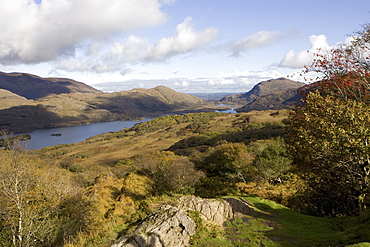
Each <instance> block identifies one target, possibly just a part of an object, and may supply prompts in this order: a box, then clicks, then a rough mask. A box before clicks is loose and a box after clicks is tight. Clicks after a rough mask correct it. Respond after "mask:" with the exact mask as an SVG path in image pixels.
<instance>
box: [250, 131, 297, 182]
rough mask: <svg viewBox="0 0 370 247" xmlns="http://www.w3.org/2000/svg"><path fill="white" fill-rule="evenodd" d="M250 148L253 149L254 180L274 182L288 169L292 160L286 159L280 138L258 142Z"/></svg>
mask: <svg viewBox="0 0 370 247" xmlns="http://www.w3.org/2000/svg"><path fill="white" fill-rule="evenodd" d="M250 146H251V147H252V148H253V149H255V150H254V153H255V158H254V160H253V164H252V167H253V168H254V169H255V172H256V174H255V175H254V179H255V180H259V181H267V182H274V181H276V180H277V179H279V177H280V176H281V175H282V174H283V173H285V172H287V171H288V170H289V169H290V165H291V163H292V160H291V159H289V158H288V157H287V156H288V155H287V152H286V148H285V145H284V140H283V139H282V138H276V139H272V140H260V141H257V142H255V143H252V144H251V145H250ZM256 149H257V150H256Z"/></svg>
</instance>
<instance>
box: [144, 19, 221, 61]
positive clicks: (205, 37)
mask: <svg viewBox="0 0 370 247" xmlns="http://www.w3.org/2000/svg"><path fill="white" fill-rule="evenodd" d="M176 31H177V32H176V33H175V34H173V35H172V36H170V37H165V38H162V39H161V40H159V41H158V43H156V44H154V45H150V46H149V47H148V49H147V54H146V55H145V59H146V60H148V61H163V60H165V59H167V58H169V57H171V56H174V55H177V54H182V53H186V52H189V51H194V50H197V49H199V48H201V47H202V46H204V45H205V44H207V43H209V42H211V41H214V40H215V39H216V38H217V34H218V30H217V29H215V28H207V29H206V30H204V31H203V32H196V31H195V30H194V27H193V23H192V19H191V18H190V17H187V18H186V19H185V20H184V21H183V22H182V23H180V24H179V25H177V27H176Z"/></svg>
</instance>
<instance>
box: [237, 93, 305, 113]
mask: <svg viewBox="0 0 370 247" xmlns="http://www.w3.org/2000/svg"><path fill="white" fill-rule="evenodd" d="M300 100H301V95H300V94H299V93H297V90H296V89H288V90H286V91H281V92H277V93H272V94H268V95H264V96H261V97H258V98H256V99H255V100H253V101H252V102H250V103H248V104H246V105H244V106H243V107H240V108H237V109H236V111H237V112H249V111H261V110H282V109H285V108H287V107H289V106H292V105H293V104H294V103H296V102H298V101H300Z"/></svg>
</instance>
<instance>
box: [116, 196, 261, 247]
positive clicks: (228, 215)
mask: <svg viewBox="0 0 370 247" xmlns="http://www.w3.org/2000/svg"><path fill="white" fill-rule="evenodd" d="M188 210H192V211H196V212H198V213H199V215H200V217H201V218H202V219H203V220H205V221H207V222H209V223H212V224H215V225H223V224H224V223H225V221H227V220H229V219H232V218H235V217H241V216H242V215H250V214H252V213H253V212H254V210H253V208H252V207H251V206H250V205H249V204H248V202H246V201H244V200H243V199H236V198H226V199H201V198H197V197H182V198H180V199H179V203H178V206H177V207H174V206H169V205H167V206H163V207H161V208H160V209H159V210H158V211H157V212H156V213H154V214H152V215H150V216H149V217H147V218H146V219H145V220H144V221H143V222H141V223H140V224H139V226H138V227H137V228H136V229H135V230H134V231H133V232H131V233H130V234H127V235H125V236H123V237H121V238H120V239H119V240H118V241H117V243H116V244H114V245H113V246H112V247H144V246H145V247H146V246H148V247H187V246H189V245H190V244H189V240H190V238H191V236H193V235H194V234H195V232H196V224H195V222H194V221H193V219H191V218H190V217H189V216H188V215H187V214H186V211H188Z"/></svg>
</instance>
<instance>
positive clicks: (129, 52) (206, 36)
mask: <svg viewBox="0 0 370 247" xmlns="http://www.w3.org/2000/svg"><path fill="white" fill-rule="evenodd" d="M217 33H218V30H217V29H215V28H207V29H205V30H204V31H203V32H197V31H195V30H194V28H193V25H192V21H191V18H189V17H188V18H186V19H185V20H184V21H183V22H182V23H180V24H178V25H177V28H176V32H175V33H174V34H172V35H171V36H169V37H164V38H162V39H160V40H159V41H157V42H155V43H153V44H150V43H149V41H148V39H146V38H141V37H138V36H135V35H130V36H129V37H128V38H126V39H125V40H123V41H122V42H115V43H113V44H112V45H111V46H110V47H108V48H106V49H107V51H105V52H101V51H102V50H103V49H102V48H101V47H100V50H99V51H100V53H99V52H96V51H95V50H96V49H94V48H95V47H92V46H91V47H90V48H89V49H88V51H86V52H82V53H83V54H81V55H80V56H77V57H76V58H75V57H68V58H67V59H64V60H62V61H60V62H57V63H56V65H55V66H56V67H57V69H60V70H65V71H94V72H97V73H104V72H115V71H121V74H122V70H121V68H122V67H124V68H125V67H126V66H127V65H132V64H136V63H148V62H164V61H166V60H167V59H169V58H171V57H173V56H176V55H180V54H186V53H189V52H193V51H196V50H199V49H201V48H202V47H204V46H205V45H206V44H208V43H210V42H212V41H213V40H215V39H216V38H217ZM92 51H93V52H92Z"/></svg>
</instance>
